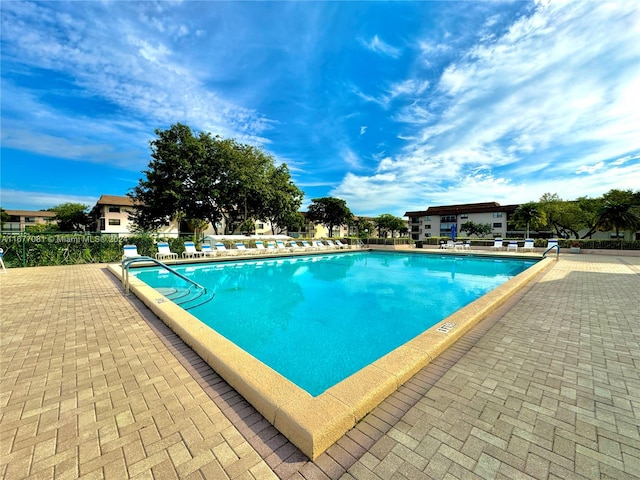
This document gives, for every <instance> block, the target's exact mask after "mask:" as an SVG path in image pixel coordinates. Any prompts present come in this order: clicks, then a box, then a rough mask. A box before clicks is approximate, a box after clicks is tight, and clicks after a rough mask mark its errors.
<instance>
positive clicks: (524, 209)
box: [513, 202, 545, 238]
mask: <svg viewBox="0 0 640 480" xmlns="http://www.w3.org/2000/svg"><path fill="white" fill-rule="evenodd" d="M513 220H514V221H515V222H516V224H517V225H525V226H526V229H527V236H526V237H525V238H529V227H530V226H531V225H537V224H539V223H544V220H545V214H544V212H542V211H541V210H540V209H539V208H538V204H537V203H535V202H529V203H523V204H522V205H520V206H519V207H518V208H517V209H516V211H515V212H514V213H513Z"/></svg>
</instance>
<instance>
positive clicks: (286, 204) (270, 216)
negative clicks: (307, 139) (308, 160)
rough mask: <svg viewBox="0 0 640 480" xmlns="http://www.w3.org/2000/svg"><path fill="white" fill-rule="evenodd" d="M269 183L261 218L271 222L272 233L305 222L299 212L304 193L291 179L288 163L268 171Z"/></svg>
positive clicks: (260, 213) (280, 231)
mask: <svg viewBox="0 0 640 480" xmlns="http://www.w3.org/2000/svg"><path fill="white" fill-rule="evenodd" d="M266 179H267V185H268V188H266V189H265V190H266V191H265V193H264V195H263V197H262V206H261V209H260V211H259V213H258V215H259V218H261V219H263V220H267V221H269V222H270V223H271V231H272V233H274V234H276V233H282V232H284V231H286V230H288V229H291V228H292V227H293V228H295V227H296V226H298V229H299V228H300V226H301V224H304V219H303V218H302V217H301V216H300V214H299V213H298V210H300V206H301V205H302V198H303V197H304V193H303V192H302V190H300V189H299V188H298V187H296V185H295V184H294V183H293V182H292V181H291V176H290V175H289V169H288V168H287V165H286V164H282V165H280V166H278V167H273V168H271V169H269V171H268V172H267V178H266Z"/></svg>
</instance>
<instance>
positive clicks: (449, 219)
mask: <svg viewBox="0 0 640 480" xmlns="http://www.w3.org/2000/svg"><path fill="white" fill-rule="evenodd" d="M440 223H456V216H455V215H442V216H441V217H440Z"/></svg>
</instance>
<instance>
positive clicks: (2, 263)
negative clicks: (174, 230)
mask: <svg viewBox="0 0 640 480" xmlns="http://www.w3.org/2000/svg"><path fill="white" fill-rule="evenodd" d="M134 247H135V245H134ZM3 255H4V250H3V249H2V248H0V265H2V271H3V272H4V273H7V269H6V267H5V266H4V260H3V259H2V256H3Z"/></svg>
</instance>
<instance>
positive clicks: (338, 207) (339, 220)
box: [307, 197, 353, 237]
mask: <svg viewBox="0 0 640 480" xmlns="http://www.w3.org/2000/svg"><path fill="white" fill-rule="evenodd" d="M311 202H312V203H311V205H309V210H308V212H307V216H308V217H309V219H310V220H312V221H314V222H318V223H321V224H322V225H324V226H326V227H327V228H328V229H329V236H330V237H333V228H334V227H338V226H340V225H348V224H349V222H351V221H352V220H353V214H352V213H351V210H349V207H347V202H345V201H344V200H342V199H341V198H335V197H323V198H314V199H312V200H311Z"/></svg>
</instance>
